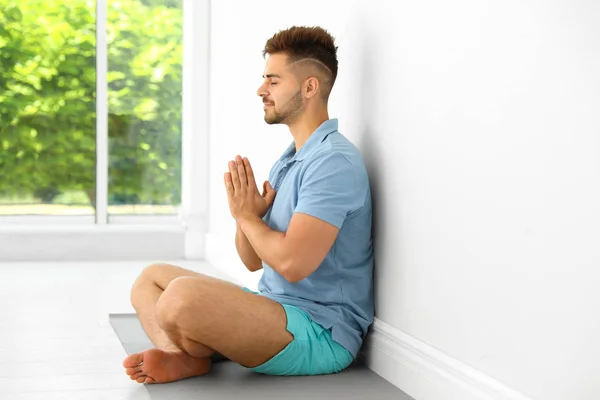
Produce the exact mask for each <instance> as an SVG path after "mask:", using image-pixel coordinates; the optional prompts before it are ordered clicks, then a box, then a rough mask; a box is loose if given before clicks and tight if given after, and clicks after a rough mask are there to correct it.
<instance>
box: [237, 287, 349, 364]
mask: <svg viewBox="0 0 600 400" xmlns="http://www.w3.org/2000/svg"><path fill="white" fill-rule="evenodd" d="M243 289H244V290H245V291H246V292H250V293H254V294H259V293H257V292H254V291H252V290H250V289H248V288H246V287H244V288H243ZM281 305H282V306H283V308H284V310H285V314H286V316H287V326H286V329H287V330H288V332H290V333H291V334H292V335H293V336H294V340H292V341H291V342H290V343H289V344H288V345H287V346H286V347H285V348H284V349H283V350H281V351H280V352H279V353H277V354H276V355H274V356H273V357H272V358H271V359H269V360H267V361H266V362H265V363H263V364H261V365H259V366H257V367H252V368H248V367H246V368H248V369H251V370H253V371H255V372H258V373H261V374H267V375H325V374H332V373H338V372H340V371H342V370H344V369H346V368H347V367H348V366H349V365H350V364H351V363H352V361H353V357H352V355H351V354H350V352H349V351H348V350H346V349H345V348H344V347H342V346H341V345H340V344H338V343H337V342H335V341H334V340H333V339H332V338H331V329H325V328H323V327H322V326H321V325H319V324H317V323H316V322H314V321H313V320H312V319H311V318H310V316H309V315H308V314H307V313H306V312H305V311H303V310H301V309H299V308H298V307H294V306H290V305H288V304H281Z"/></svg>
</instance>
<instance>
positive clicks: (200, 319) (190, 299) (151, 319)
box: [123, 264, 293, 383]
mask: <svg viewBox="0 0 600 400" xmlns="http://www.w3.org/2000/svg"><path fill="white" fill-rule="evenodd" d="M131 303H132V305H133V307H134V308H135V310H136V312H137V314H138V317H139V319H140V322H141V324H142V327H143V328H144V330H145V331H146V334H147V335H148V337H149V338H150V340H151V341H152V343H153V344H154V345H155V346H156V347H155V348H154V349H148V350H145V351H143V352H141V353H137V354H132V355H130V356H128V357H127V358H125V361H124V362H123V366H124V367H125V368H126V373H127V374H128V375H129V376H130V377H131V379H132V380H136V381H137V382H139V383H166V382H172V381H176V380H180V379H184V378H188V377H191V376H196V375H203V374H206V373H208V372H209V370H210V366H211V359H210V357H211V356H212V355H213V354H214V353H215V351H216V352H218V353H220V354H222V355H223V356H225V357H226V358H228V359H230V360H232V361H235V362H237V363H239V364H241V365H244V366H247V367H254V366H257V365H260V364H262V363H264V362H265V361H267V360H268V359H270V358H271V357H273V356H274V355H275V354H277V353H278V352H279V351H281V350H282V349H283V348H285V347H286V346H287V345H288V344H289V343H290V342H291V341H292V340H293V336H292V334H291V333H289V332H288V331H287V330H286V324H287V319H286V315H285V311H284V309H283V307H282V306H281V305H280V304H279V303H277V302H275V301H272V300H270V299H267V298H265V297H262V296H257V295H255V294H252V293H248V292H245V291H243V290H242V288H241V287H239V286H237V285H235V284H233V283H230V282H227V281H223V280H221V279H217V278H213V277H210V276H207V275H203V274H199V273H196V272H193V271H189V270H186V269H183V268H180V267H176V266H173V265H168V264H155V265H151V266H149V267H147V268H145V269H144V271H143V272H142V273H141V274H140V276H139V277H138V278H137V280H136V281H135V283H134V284H133V287H132V289H131Z"/></svg>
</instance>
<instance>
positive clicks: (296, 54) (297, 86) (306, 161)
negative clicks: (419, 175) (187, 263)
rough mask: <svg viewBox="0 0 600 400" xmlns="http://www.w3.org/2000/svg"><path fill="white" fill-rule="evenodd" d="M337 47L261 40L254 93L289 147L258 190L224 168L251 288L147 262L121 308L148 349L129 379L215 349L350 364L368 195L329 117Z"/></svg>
mask: <svg viewBox="0 0 600 400" xmlns="http://www.w3.org/2000/svg"><path fill="white" fill-rule="evenodd" d="M336 52H337V47H336V46H335V45H334V40H333V38H332V37H331V36H330V35H329V34H328V33H327V32H326V31H325V30H323V29H321V28H318V27H315V28H307V27H292V28H290V29H288V30H285V31H281V32H279V33H277V34H275V35H274V36H273V37H272V38H271V39H269V40H268V41H267V43H266V46H265V49H264V50H263V56H266V55H267V54H268V55H269V57H268V59H267V61H266V67H265V70H264V75H263V78H264V81H263V83H262V85H261V86H260V87H259V89H258V91H257V94H258V95H259V96H260V97H261V98H262V101H263V103H264V112H265V121H266V122H267V123H268V124H286V125H287V126H288V127H289V129H290V132H291V134H292V136H293V139H294V142H293V143H292V144H291V145H290V146H289V148H288V149H287V150H286V151H285V152H284V154H283V155H282V157H281V158H280V159H279V160H277V161H276V162H275V164H274V165H273V167H272V169H271V172H270V174H269V180H268V181H266V182H264V184H263V191H262V194H261V193H259V191H258V187H257V184H256V182H255V178H254V173H253V171H252V167H251V165H250V162H249V161H248V160H247V159H246V158H242V157H240V156H237V157H236V159H235V160H232V161H230V162H229V164H228V170H229V171H228V172H226V173H225V177H224V178H225V179H224V181H225V182H224V184H225V190H226V192H227V197H228V202H229V209H230V212H231V215H232V216H233V218H234V219H235V220H236V224H237V232H236V237H235V244H236V248H237V250H238V253H239V255H240V258H241V259H242V261H243V263H244V264H245V265H246V267H247V268H248V269H249V270H250V271H256V270H259V269H263V270H264V271H263V276H262V278H261V280H260V283H259V287H258V289H259V292H252V291H250V290H249V289H247V288H241V287H239V286H237V285H235V284H232V283H229V282H225V281H222V280H219V279H215V278H212V277H208V276H205V275H202V274H198V273H195V272H192V271H188V270H185V269H182V268H179V267H176V266H172V265H151V266H149V267H147V268H146V269H145V270H144V271H143V272H142V274H141V275H140V276H139V278H138V279H137V280H136V282H135V283H134V285H133V287H132V291H131V301H132V304H133V306H134V308H135V309H136V311H137V314H138V316H139V319H140V321H141V323H142V326H143V327H144V329H145V331H146V332H147V334H148V336H149V337H150V339H151V340H152V342H153V343H154V345H155V346H156V348H154V349H148V350H146V351H144V352H141V353H138V354H133V355H130V356H129V357H127V358H126V359H125V361H124V363H123V365H124V366H125V368H126V372H127V374H129V375H130V377H131V379H133V380H136V381H137V382H140V383H142V382H145V383H164V382H171V381H175V380H178V379H183V378H187V377H190V376H195V375H201V374H205V373H207V372H208V371H209V370H210V366H211V356H213V355H214V354H215V353H217V354H221V355H223V356H224V357H226V358H228V359H230V360H232V361H234V362H237V363H239V364H241V365H242V366H244V367H247V368H250V369H252V370H254V371H256V372H260V373H265V374H273V375H315V374H330V373H336V372H339V371H341V370H343V369H345V368H346V367H348V365H350V364H351V363H352V361H353V360H354V358H355V357H356V355H357V354H358V351H359V348H360V346H361V344H362V341H363V339H364V337H365V335H366V333H367V329H368V327H369V325H370V324H371V323H372V321H373V311H374V310H373V290H372V272H373V249H372V242H371V214H372V213H371V193H370V188H369V181H368V176H367V172H366V168H365V166H364V162H363V160H362V157H361V155H360V153H359V151H358V150H357V149H356V147H355V146H354V145H352V144H351V143H350V142H349V141H348V140H347V139H346V138H345V137H344V136H342V135H341V134H340V133H339V132H338V130H337V129H338V123H337V120H336V119H329V115H328V111H327V103H328V98H329V94H330V92H331V89H332V87H333V84H334V82H335V79H336V76H337V68H338V62H337V55H336Z"/></svg>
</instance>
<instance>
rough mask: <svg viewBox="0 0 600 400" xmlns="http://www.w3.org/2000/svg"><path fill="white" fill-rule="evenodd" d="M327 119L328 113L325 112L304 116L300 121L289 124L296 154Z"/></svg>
mask: <svg viewBox="0 0 600 400" xmlns="http://www.w3.org/2000/svg"><path fill="white" fill-rule="evenodd" d="M328 119H329V113H328V112H327V110H324V112H322V113H319V114H314V115H305V116H303V118H302V119H300V120H298V121H295V122H294V123H292V124H289V125H288V127H289V128H290V132H291V133H292V136H293V137H294V143H295V144H296V152H298V150H300V148H301V147H302V146H303V145H304V143H306V141H307V140H308V138H309V137H310V136H311V135H312V134H313V132H314V131H315V130H317V128H318V127H319V126H321V124H322V123H323V122H325V121H327V120H328Z"/></svg>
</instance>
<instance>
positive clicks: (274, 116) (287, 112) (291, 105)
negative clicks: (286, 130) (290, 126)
mask: <svg viewBox="0 0 600 400" xmlns="http://www.w3.org/2000/svg"><path fill="white" fill-rule="evenodd" d="M301 112H302V91H301V90H298V91H297V92H296V94H294V95H293V96H292V98H291V99H289V100H288V101H287V102H286V103H285V104H284V105H283V106H282V107H281V111H277V110H276V109H275V106H271V107H269V108H267V109H266V110H265V122H266V123H267V124H269V125H273V124H284V123H290V122H291V121H292V120H293V119H294V117H296V116H298V115H299V114H300V113H301Z"/></svg>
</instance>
